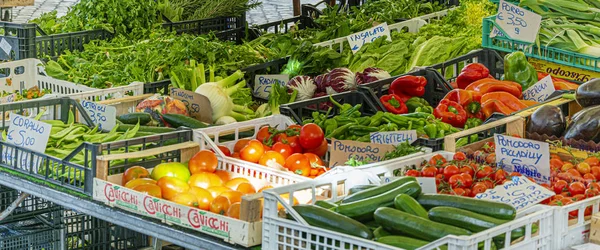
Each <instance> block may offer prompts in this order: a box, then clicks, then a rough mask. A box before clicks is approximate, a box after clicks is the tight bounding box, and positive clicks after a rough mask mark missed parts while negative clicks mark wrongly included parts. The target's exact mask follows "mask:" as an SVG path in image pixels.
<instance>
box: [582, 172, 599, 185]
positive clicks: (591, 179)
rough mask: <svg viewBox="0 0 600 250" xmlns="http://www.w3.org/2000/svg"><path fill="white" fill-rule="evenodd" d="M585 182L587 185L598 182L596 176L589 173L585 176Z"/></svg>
mask: <svg viewBox="0 0 600 250" xmlns="http://www.w3.org/2000/svg"><path fill="white" fill-rule="evenodd" d="M583 180H584V181H585V183H592V182H595V181H596V177H594V175H593V174H591V173H587V174H584V175H583Z"/></svg>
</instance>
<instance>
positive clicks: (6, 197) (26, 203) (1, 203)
mask: <svg viewBox="0 0 600 250" xmlns="http://www.w3.org/2000/svg"><path fill="white" fill-rule="evenodd" d="M20 195H21V192H20V191H18V190H15V189H12V188H8V187H5V186H0V211H5V210H6V209H7V208H8V207H9V206H11V204H12V203H13V201H15V200H17V199H18V198H19V196H20ZM59 208H60V207H59V206H58V205H56V204H54V203H52V202H49V201H46V200H43V199H39V198H36V197H34V196H31V195H30V196H28V197H27V198H25V199H24V200H23V202H21V203H20V204H18V206H17V207H16V208H15V210H14V211H13V212H12V213H11V214H10V215H8V217H6V218H4V219H3V220H0V223H2V224H5V223H10V222H14V221H18V220H22V219H25V218H31V217H32V216H37V215H42V214H46V213H49V212H53V211H58V209H59ZM0 238H1V237H0ZM0 249H1V248H0Z"/></svg>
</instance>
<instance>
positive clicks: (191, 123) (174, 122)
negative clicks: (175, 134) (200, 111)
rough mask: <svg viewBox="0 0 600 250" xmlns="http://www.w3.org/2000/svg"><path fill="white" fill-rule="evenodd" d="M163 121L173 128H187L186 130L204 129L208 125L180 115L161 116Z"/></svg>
mask: <svg viewBox="0 0 600 250" xmlns="http://www.w3.org/2000/svg"><path fill="white" fill-rule="evenodd" d="M162 118H163V120H165V122H167V123H169V124H171V126H173V127H174V128H178V127H182V126H183V127H188V128H206V127H207V126H208V125H206V124H204V123H203V122H201V121H198V120H196V119H194V118H192V117H189V116H186V115H180V114H163V115H162Z"/></svg>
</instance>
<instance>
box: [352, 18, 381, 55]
mask: <svg viewBox="0 0 600 250" xmlns="http://www.w3.org/2000/svg"><path fill="white" fill-rule="evenodd" d="M382 36H386V37H387V40H388V41H392V36H391V35H390V29H389V28H388V25H387V23H382V24H380V25H377V26H374V27H372V28H370V29H366V30H363V31H361V32H358V33H354V34H352V35H349V36H347V37H346V38H347V39H348V43H349V44H350V49H352V53H356V52H358V50H360V48H361V47H362V46H363V45H365V44H367V43H372V42H373V41H375V40H376V39H377V38H380V37H382Z"/></svg>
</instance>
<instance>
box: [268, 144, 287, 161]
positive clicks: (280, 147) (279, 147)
mask: <svg viewBox="0 0 600 250" xmlns="http://www.w3.org/2000/svg"><path fill="white" fill-rule="evenodd" d="M271 150H273V151H275V152H278V153H280V154H281V155H282V156H283V158H284V159H287V158H288V157H289V156H290V155H292V147H290V145H287V144H283V143H281V142H276V143H275V144H273V147H272V148H271Z"/></svg>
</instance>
